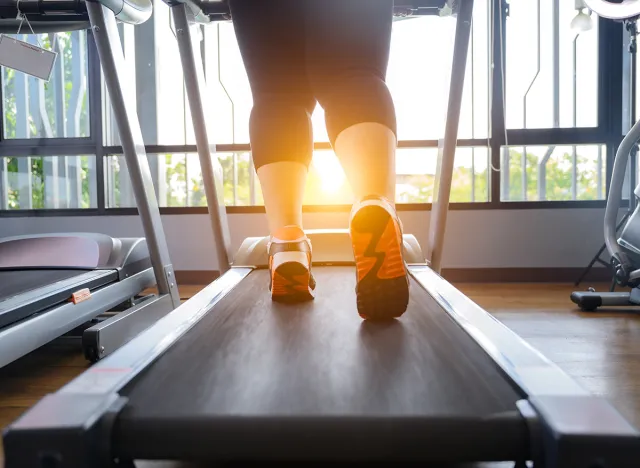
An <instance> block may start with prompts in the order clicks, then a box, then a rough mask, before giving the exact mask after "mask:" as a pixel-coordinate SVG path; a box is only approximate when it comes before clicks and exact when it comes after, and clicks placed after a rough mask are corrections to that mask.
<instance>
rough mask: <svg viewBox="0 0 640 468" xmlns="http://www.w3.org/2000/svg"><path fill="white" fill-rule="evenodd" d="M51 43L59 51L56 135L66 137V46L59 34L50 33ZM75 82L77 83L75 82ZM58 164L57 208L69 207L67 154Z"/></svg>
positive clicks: (55, 90)
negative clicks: (63, 44)
mask: <svg viewBox="0 0 640 468" xmlns="http://www.w3.org/2000/svg"><path fill="white" fill-rule="evenodd" d="M49 43H50V44H51V46H52V47H53V49H54V50H55V51H56V52H57V53H58V57H57V59H56V63H55V65H54V73H53V79H52V80H51V81H52V82H51V85H52V88H53V96H54V103H55V105H54V108H55V115H56V117H55V122H54V124H55V128H56V130H55V136H56V137H58V138H64V137H66V136H67V132H66V125H65V114H66V112H65V111H66V103H65V94H66V93H65V86H64V85H65V77H64V68H65V67H64V65H65V61H64V47H63V46H62V41H60V38H59V36H58V34H55V33H49ZM74 84H75V83H74ZM56 160H57V164H58V168H57V171H58V173H57V178H56V179H55V184H56V187H57V204H56V206H57V208H69V177H68V175H69V165H68V159H67V156H58V157H57V158H55V160H54V161H53V164H56Z"/></svg>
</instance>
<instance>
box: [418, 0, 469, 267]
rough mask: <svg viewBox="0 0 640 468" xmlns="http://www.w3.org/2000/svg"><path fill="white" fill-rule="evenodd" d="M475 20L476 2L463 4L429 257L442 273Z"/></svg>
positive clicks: (455, 50) (454, 47) (454, 55)
mask: <svg viewBox="0 0 640 468" xmlns="http://www.w3.org/2000/svg"><path fill="white" fill-rule="evenodd" d="M472 16H473V0H466V1H463V2H460V10H459V11H458V20H457V25H456V35H455V42H454V46H453V60H452V70H451V84H450V87H449V104H448V108H447V122H446V126H445V133H444V139H443V140H441V142H440V143H441V144H440V148H439V150H440V151H439V155H438V159H439V160H440V161H439V164H438V169H439V174H436V184H437V187H436V188H435V189H436V191H435V192H434V195H436V199H435V200H434V204H433V211H432V213H431V222H430V223H429V250H428V252H429V254H428V260H429V262H430V265H431V268H432V269H433V270H434V271H435V272H437V273H439V272H440V269H441V266H442V265H441V264H442V253H443V249H444V235H445V231H446V225H447V214H448V211H449V198H450V196H451V180H452V178H453V165H454V159H455V154H456V144H457V140H458V124H459V123H460V108H461V106H462V91H463V89H464V77H465V71H466V68H467V53H468V51H469V39H470V31H471V20H472Z"/></svg>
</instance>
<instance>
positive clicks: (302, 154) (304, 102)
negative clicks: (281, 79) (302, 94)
mask: <svg viewBox="0 0 640 468" xmlns="http://www.w3.org/2000/svg"><path fill="white" fill-rule="evenodd" d="M314 108H315V99H313V97H311V98H294V99H292V97H291V96H277V95H270V96H260V97H257V98H254V105H253V109H252V111H251V118H250V121H249V131H250V134H251V150H252V157H253V162H254V166H255V168H256V169H258V168H260V167H261V166H264V165H266V164H269V163H274V162H281V161H296V162H301V163H303V164H305V165H307V166H308V165H309V164H310V163H311V158H312V155H313V129H312V124H311V113H312V112H313V109H314Z"/></svg>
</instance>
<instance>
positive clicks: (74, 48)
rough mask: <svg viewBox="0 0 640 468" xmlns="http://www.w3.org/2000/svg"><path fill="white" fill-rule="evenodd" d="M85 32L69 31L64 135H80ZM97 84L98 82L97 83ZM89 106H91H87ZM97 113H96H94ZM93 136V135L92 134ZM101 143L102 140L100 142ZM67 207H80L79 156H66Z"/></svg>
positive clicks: (80, 176) (91, 178) (83, 90)
mask: <svg viewBox="0 0 640 468" xmlns="http://www.w3.org/2000/svg"><path fill="white" fill-rule="evenodd" d="M86 37H87V36H86V33H85V32H84V31H73V32H72V33H71V58H72V60H71V81H72V83H73V86H72V87H71V96H70V98H69V106H68V107H67V109H66V116H67V119H66V133H65V136H73V137H79V136H82V130H81V128H80V117H81V115H82V103H83V101H84V97H85V94H86V91H87V83H86V73H85V67H86V60H85V44H86ZM98 85H99V83H98ZM89 107H91V106H89ZM94 115H97V114H94ZM92 136H93V137H94V138H95V135H92ZM100 144H102V142H100ZM68 161H69V166H68V171H67V174H68V177H67V179H68V186H69V191H68V202H67V206H68V208H80V207H81V206H82V162H81V159H80V156H69V157H68ZM93 175H94V174H93V173H90V174H89V176H90V178H89V180H90V182H89V184H90V185H95V182H93V177H92V176H93Z"/></svg>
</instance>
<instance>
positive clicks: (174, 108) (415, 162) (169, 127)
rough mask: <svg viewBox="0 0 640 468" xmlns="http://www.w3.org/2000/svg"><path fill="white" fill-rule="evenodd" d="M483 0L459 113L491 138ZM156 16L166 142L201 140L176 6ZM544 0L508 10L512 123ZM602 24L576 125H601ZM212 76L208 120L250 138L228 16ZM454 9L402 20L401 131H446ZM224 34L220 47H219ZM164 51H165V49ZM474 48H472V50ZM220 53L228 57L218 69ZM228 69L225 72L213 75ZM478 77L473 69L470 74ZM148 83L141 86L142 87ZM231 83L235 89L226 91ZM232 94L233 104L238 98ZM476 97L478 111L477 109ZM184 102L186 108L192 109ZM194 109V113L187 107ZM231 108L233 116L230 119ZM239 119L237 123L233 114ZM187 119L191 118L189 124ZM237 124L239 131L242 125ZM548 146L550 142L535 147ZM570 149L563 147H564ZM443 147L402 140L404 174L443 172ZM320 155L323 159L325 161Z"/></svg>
mask: <svg viewBox="0 0 640 468" xmlns="http://www.w3.org/2000/svg"><path fill="white" fill-rule="evenodd" d="M490 1H491V0H476V2H475V10H474V19H473V21H474V23H473V44H472V49H471V50H470V52H471V51H472V52H473V57H474V60H473V76H472V74H471V65H472V62H471V60H469V61H468V66H467V77H466V80H465V92H464V102H463V107H462V116H461V121H460V132H459V137H460V138H486V137H487V135H488V121H489V118H488V114H489V107H488V102H489V78H490V77H489V72H490V66H489V57H488V50H489V47H490V40H491V38H490V35H489V29H488V25H489V21H488V19H489V14H488V13H489V2H490ZM155 3H156V6H155V13H154V16H153V21H155V23H156V28H158V33H157V35H156V40H157V41H159V47H158V52H157V56H156V60H157V65H158V68H159V76H160V79H159V82H158V95H159V96H160V99H159V103H158V105H159V109H158V116H159V117H158V118H159V122H158V135H159V137H158V140H159V141H157V143H158V144H182V143H191V144H192V143H194V142H195V141H194V137H193V130H192V127H191V125H190V116H189V114H188V112H189V111H188V107H187V104H186V96H185V95H184V94H183V93H176V92H175V90H176V89H182V71H181V67H180V66H179V65H178V64H179V63H180V59H179V54H178V48H177V44H176V41H175V38H174V36H173V33H172V32H171V30H170V28H169V25H170V18H169V10H168V7H167V6H166V5H165V4H164V3H162V2H161V1H159V0H158V1H156V2H155ZM552 3H553V2H551V1H543V2H540V4H541V12H540V17H541V34H540V50H541V54H540V72H539V74H538V78H537V80H536V81H535V83H534V85H533V86H532V87H531V91H530V92H529V95H528V99H527V106H528V108H527V113H526V120H527V125H526V126H527V128H541V127H542V128H548V127H553V126H554V122H553V81H552V80H553V76H552V72H553V69H552V64H553V47H552V34H551V27H552V26H551V21H552V14H551V13H552V11H551V8H552ZM537 4H538V2H537V1H536V0H513V1H511V7H510V9H511V14H510V16H509V18H508V20H507V50H506V55H507V70H506V73H507V83H508V84H507V125H508V127H509V128H523V123H524V117H523V112H524V107H523V96H524V94H525V91H526V90H527V88H528V87H529V86H530V84H531V82H532V80H533V78H534V76H535V75H536V69H537V66H538V64H537V55H538V54H537V50H538V44H537V42H538V30H537V10H536V9H537ZM575 14H576V11H575V9H574V2H573V1H565V0H560V49H559V53H560V57H559V60H560V101H559V104H560V122H559V123H560V126H561V127H571V126H573V122H572V106H573V77H572V69H573V63H572V60H573V59H572V50H573V40H574V38H575V33H574V32H573V31H572V30H571V29H570V27H569V25H570V22H571V20H572V19H573V17H574V16H575ZM593 23H594V29H592V30H591V31H588V32H586V33H582V34H581V35H580V36H579V39H578V42H577V64H576V65H577V87H576V89H577V103H578V108H577V122H576V125H577V126H595V125H597V78H598V77H597V65H598V57H597V52H598V47H597V22H596V21H595V17H594V22H593ZM205 30H206V33H205V36H206V37H205V47H206V53H207V70H206V73H207V77H208V82H209V88H210V94H211V95H210V98H209V99H208V100H207V102H211V103H212V104H213V105H212V106H208V111H209V112H210V117H209V118H208V121H209V122H208V123H209V124H211V125H210V128H211V129H212V131H213V135H214V140H215V141H216V142H217V143H232V142H235V143H248V142H249V134H248V121H249V113H250V111H251V104H252V101H251V94H250V91H249V89H250V88H249V83H248V81H247V76H246V73H245V71H244V66H243V63H242V59H241V56H240V53H239V50H238V47H237V43H236V40H235V35H234V31H233V26H232V24H230V23H222V24H219V25H216V26H212V27H208V28H205ZM454 33H455V19H454V18H439V17H423V18H417V19H410V20H404V21H399V22H395V23H394V28H393V38H392V47H391V58H390V62H389V70H388V84H389V87H390V89H391V92H392V95H393V98H394V102H395V105H396V110H397V116H398V131H399V135H398V136H399V139H401V140H427V139H438V138H440V137H442V136H443V132H444V121H445V115H446V103H447V98H448V92H447V91H448V82H449V78H450V67H451V58H452V52H453V39H454ZM218 38H219V41H220V57H218ZM160 51H161V53H160ZM470 57H471V54H470ZM218 59H219V61H220V63H221V67H220V70H218ZM218 72H219V73H220V81H221V83H222V84H223V85H224V88H223V87H222V86H221V85H220V84H219V83H218V82H217V80H215V77H217V76H218ZM472 78H473V79H472ZM138 92H140V90H138ZM226 93H228V95H229V97H230V98H229V97H227V95H226ZM231 100H232V101H233V114H232V105H231ZM472 101H473V103H474V105H473V113H472ZM185 108H186V109H185ZM185 112H186V114H185ZM323 114H324V113H323V111H322V109H321V108H320V107H319V106H318V107H317V108H316V112H315V113H314V115H313V124H314V137H315V141H316V142H325V141H328V138H327V134H326V130H325V127H324V115H323ZM232 115H233V119H232ZM234 121H235V128H234V126H233V122H234ZM187 122H189V124H186V123H187ZM234 130H235V134H234ZM527 150H528V152H530V153H533V154H540V153H543V152H544V151H545V150H546V147H538V148H528V149H527ZM563 151H564V150H563ZM475 153H476V154H475V166H476V170H483V169H484V168H486V166H487V156H488V154H487V151H486V150H485V149H479V150H476V152H475ZM329 154H330V153H324V154H322V156H320V154H318V155H317V157H316V161H317V162H319V165H318V169H320V166H323V167H322V169H323V171H333V170H339V165H338V163H337V161H336V160H335V158H334V157H333V156H329ZM580 154H581V155H584V156H589V157H593V158H595V157H596V154H597V153H596V148H595V147H590V148H589V147H581V149H580ZM435 156H436V151H434V150H433V149H417V150H400V151H399V152H398V156H397V160H398V161H397V162H398V164H397V168H398V173H399V174H429V173H430V174H433V173H435V164H436V158H435ZM320 159H322V161H320ZM456 165H459V166H467V167H470V166H471V151H470V150H468V149H467V150H464V149H459V150H458V154H457V157H456Z"/></svg>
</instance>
